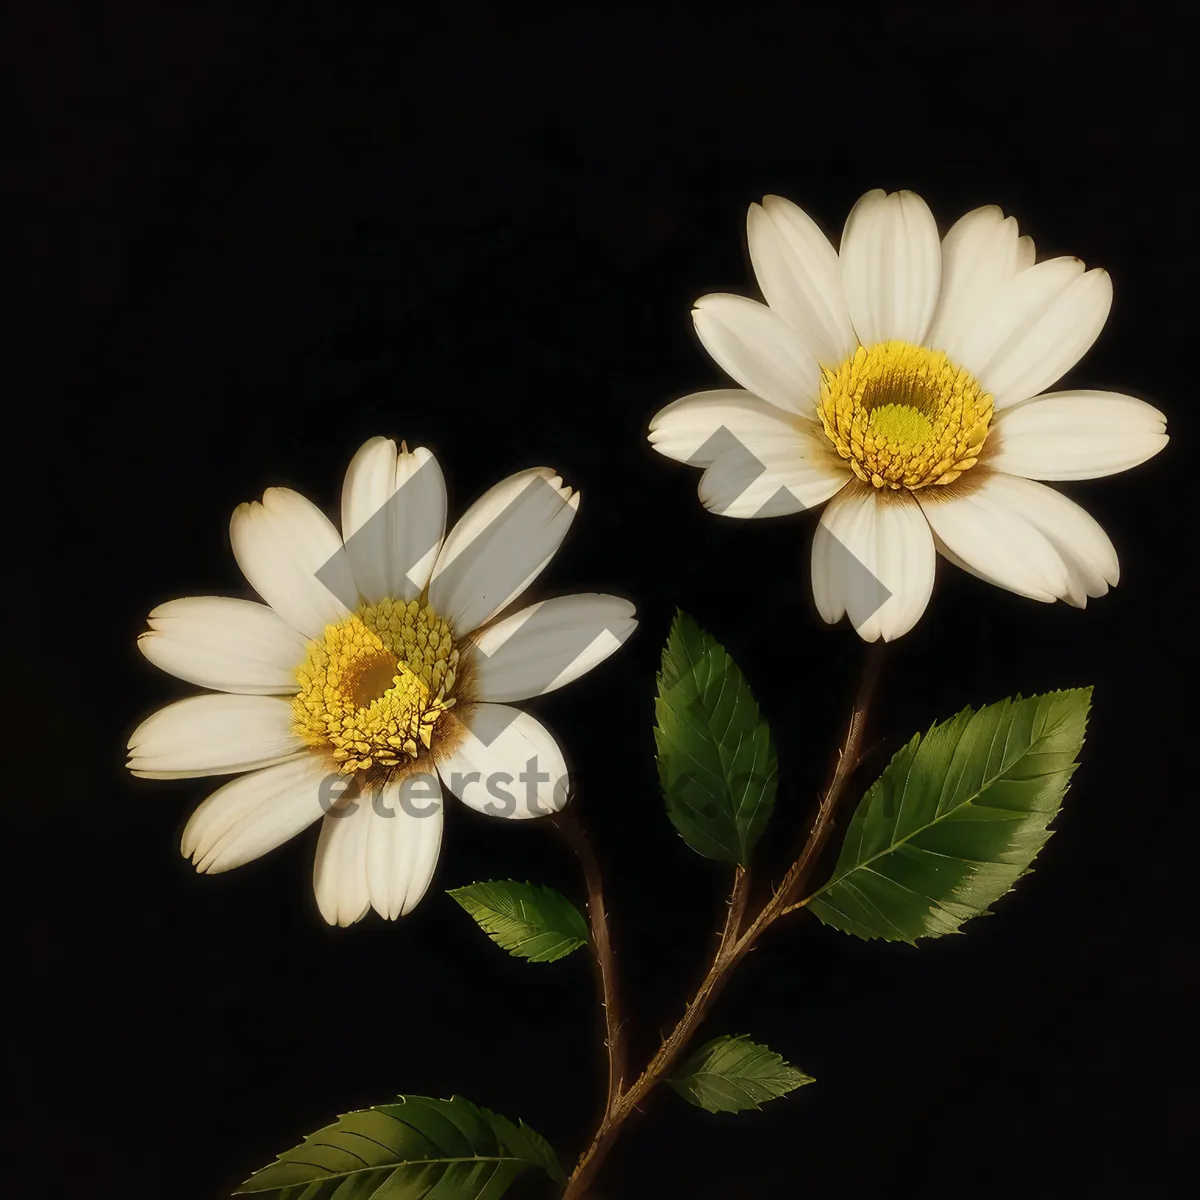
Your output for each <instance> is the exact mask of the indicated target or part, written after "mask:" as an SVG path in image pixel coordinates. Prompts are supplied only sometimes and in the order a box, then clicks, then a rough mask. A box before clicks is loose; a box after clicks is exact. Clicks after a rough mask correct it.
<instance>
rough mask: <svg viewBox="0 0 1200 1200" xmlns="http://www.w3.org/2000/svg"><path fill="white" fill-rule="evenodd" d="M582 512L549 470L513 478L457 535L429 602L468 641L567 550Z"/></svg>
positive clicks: (484, 500)
mask: <svg viewBox="0 0 1200 1200" xmlns="http://www.w3.org/2000/svg"><path fill="white" fill-rule="evenodd" d="M578 507H579V494H578V493H577V492H576V493H574V494H572V492H571V489H570V488H569V487H564V486H563V482H562V480H561V479H560V478H559V477H558V476H557V475H555V473H554V472H553V471H552V470H551V469H550V468H549V467H535V468H533V469H532V470H529V471H521V472H520V473H519V474H516V475H510V476H509V477H508V478H507V479H505V480H502V481H501V482H500V483H498V484H496V486H495V487H493V488H492V489H491V490H490V491H488V492H486V493H485V494H484V495H483V496H481V497H480V498H479V499H478V500H477V501H476V502H475V503H474V504H473V505H471V507H470V508H469V509H467V511H466V512H465V513H464V514H463V516H462V517H461V518H460V519H459V521H458V523H457V524H456V525H455V526H454V528H453V529H452V530H451V531H450V534H449V536H448V537H447V538H446V541H445V544H444V545H443V546H442V550H441V553H440V554H439V555H438V560H437V565H436V566H435V567H434V568H433V578H432V580H431V581H430V584H429V602H430V603H431V604H432V605H433V608H434V609H435V611H436V612H438V613H439V614H440V615H441V616H443V617H445V618H446V620H448V621H449V622H450V624H451V626H452V627H453V628H454V630H455V632H456V633H457V634H460V635H462V634H467V633H470V632H471V631H472V630H473V629H477V628H478V627H479V626H480V625H482V624H483V623H484V621H486V620H488V619H489V618H490V617H492V616H494V615H495V614H496V613H498V612H499V611H500V610H501V609H502V608H503V607H504V606H505V605H506V604H508V603H509V602H510V601H511V600H514V599H516V597H517V596H519V595H520V594H521V593H522V592H523V591H524V590H525V589H526V588H527V587H528V586H529V585H530V584H531V583H532V582H533V580H534V579H536V578H537V576H538V575H539V574H540V573H541V571H542V568H543V567H545V565H546V564H547V563H548V562H549V561H550V559H551V558H552V557H553V556H554V552H555V551H556V550H557V549H558V547H559V546H560V545H561V543H562V540H563V538H564V537H566V535H567V530H568V529H569V528H570V526H571V521H572V520H573V519H574V517H575V512H576V510H577V509H578Z"/></svg>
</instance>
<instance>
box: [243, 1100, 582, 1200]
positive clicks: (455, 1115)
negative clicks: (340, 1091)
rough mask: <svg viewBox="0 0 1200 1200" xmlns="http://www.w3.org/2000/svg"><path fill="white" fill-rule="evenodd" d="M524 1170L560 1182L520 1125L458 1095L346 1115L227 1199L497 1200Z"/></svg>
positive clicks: (545, 1153)
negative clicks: (429, 1199)
mask: <svg viewBox="0 0 1200 1200" xmlns="http://www.w3.org/2000/svg"><path fill="white" fill-rule="evenodd" d="M530 1167H536V1168H537V1169H539V1170H542V1171H545V1172H546V1174H547V1175H549V1176H550V1178H551V1179H553V1180H554V1181H555V1182H556V1183H560V1184H561V1183H564V1182H565V1177H564V1175H563V1171H562V1168H561V1167H560V1166H559V1164H558V1159H557V1158H555V1156H554V1151H553V1150H551V1148H550V1145H549V1143H548V1142H547V1141H546V1140H545V1138H543V1137H542V1136H541V1135H540V1134H537V1133H535V1132H534V1131H533V1130H532V1129H530V1128H529V1127H528V1126H527V1125H525V1124H523V1123H522V1124H519V1125H514V1124H513V1123H512V1122H511V1121H509V1120H507V1119H506V1118H504V1117H499V1116H497V1115H496V1114H495V1113H491V1112H488V1110H487V1109H486V1108H479V1107H477V1106H476V1105H474V1104H472V1103H471V1102H470V1101H469V1100H464V1099H462V1098H461V1097H460V1096H455V1097H452V1098H451V1099H449V1100H432V1099H430V1098H429V1097H427V1096H400V1097H398V1098H397V1100H396V1102H395V1103H394V1104H380V1105H377V1106H376V1107H374V1108H368V1109H363V1110H361V1111H360V1112H352V1113H347V1114H346V1115H345V1116H343V1117H339V1118H338V1120H337V1121H335V1122H334V1123H333V1124H332V1125H327V1126H326V1127H325V1128H324V1129H319V1130H318V1131H317V1132H316V1133H311V1134H309V1135H308V1137H306V1138H305V1139H304V1141H303V1142H302V1143H301V1144H300V1145H299V1146H297V1147H296V1148H295V1149H294V1150H289V1151H288V1152H287V1153H286V1154H281V1155H280V1156H279V1158H278V1159H276V1161H275V1162H273V1163H272V1164H271V1165H270V1166H269V1167H264V1168H263V1169H262V1170H261V1171H258V1172H256V1173H255V1174H254V1175H252V1176H251V1177H250V1178H249V1179H247V1180H246V1182H245V1183H243V1184H242V1186H241V1187H240V1188H238V1189H237V1191H236V1192H235V1193H234V1195H237V1196H268V1197H274V1198H275V1200H423V1198H424V1197H431V1196H434V1195H436V1196H437V1198H438V1200H498V1197H500V1196H503V1195H504V1193H505V1192H506V1191H508V1188H509V1185H510V1184H511V1183H512V1181H513V1180H514V1179H516V1177H517V1176H518V1175H520V1174H521V1173H522V1172H523V1171H526V1170H528V1169H529V1168H530Z"/></svg>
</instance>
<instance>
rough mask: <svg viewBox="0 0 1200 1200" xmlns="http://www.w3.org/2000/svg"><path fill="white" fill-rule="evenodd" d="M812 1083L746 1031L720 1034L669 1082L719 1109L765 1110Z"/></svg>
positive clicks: (683, 1093)
mask: <svg viewBox="0 0 1200 1200" xmlns="http://www.w3.org/2000/svg"><path fill="white" fill-rule="evenodd" d="M812 1081H813V1080H812V1076H811V1075H805V1074H804V1072H803V1071H798V1070H797V1069H796V1068H795V1067H793V1066H792V1065H791V1064H790V1063H786V1062H784V1060H783V1059H782V1058H780V1057H779V1055H778V1054H776V1053H775V1052H774V1051H773V1050H768V1049H767V1048H766V1046H760V1045H758V1043H757V1042H752V1041H751V1040H750V1039H749V1038H748V1037H746V1036H745V1035H743V1036H741V1037H719V1038H714V1039H713V1040H712V1041H711V1042H709V1043H708V1044H707V1045H704V1046H701V1047H700V1049H699V1050H697V1051H696V1053H695V1054H693V1055H692V1056H691V1057H690V1058H689V1059H688V1060H687V1062H685V1063H684V1064H683V1066H681V1067H680V1068H679V1070H678V1072H677V1073H676V1074H675V1075H673V1076H672V1077H671V1078H670V1079H668V1080H667V1082H668V1083H669V1084H670V1085H671V1086H672V1087H673V1088H674V1089H675V1090H676V1091H677V1092H678V1093H679V1094H680V1095H681V1096H682V1097H683V1098H684V1099H685V1100H687V1101H690V1102H691V1103H692V1104H695V1105H697V1106H698V1107H700V1108H704V1109H707V1110H708V1111H709V1112H714V1113H715V1112H742V1111H743V1110H744V1109H747V1108H759V1107H760V1106H761V1105H762V1104H763V1103H764V1101H767V1100H775V1099H777V1098H778V1097H779V1096H783V1095H786V1094H787V1093H788V1092H791V1091H794V1090H795V1089H796V1088H798V1087H802V1086H803V1085H804V1084H806V1083H812Z"/></svg>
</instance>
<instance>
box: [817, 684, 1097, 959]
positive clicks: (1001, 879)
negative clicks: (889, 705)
mask: <svg viewBox="0 0 1200 1200" xmlns="http://www.w3.org/2000/svg"><path fill="white" fill-rule="evenodd" d="M1091 695H1092V689H1091V688H1077V689H1075V690H1072V691H1064V692H1050V693H1048V694H1047V695H1044V696H1032V697H1030V699H1028V700H1022V699H1021V698H1020V697H1019V696H1018V697H1017V698H1016V699H1015V700H1002V701H1001V702H1000V703H999V704H991V705H989V706H988V707H987V708H982V709H980V710H979V711H978V712H975V711H973V710H972V709H969V708H968V709H964V710H963V711H962V712H960V713H959V714H958V716H956V717H952V718H951V719H950V720H949V721H944V722H942V723H941V724H938V725H934V727H933V728H932V729H931V730H930V731H929V732H928V733H927V734H926V735H925V736H924V737H923V738H922V737H921V736H920V735H919V734H918V735H917V736H916V737H914V738H913V739H912V741H911V742H909V743H908V745H907V746H905V747H904V748H903V749H901V750H899V751H898V752H897V753H896V755H895V757H894V758H893V759H892V761H891V762H890V763H888V765H887V767H886V768H885V769H884V772H883V774H882V775H881V776H880V777H879V779H877V780H876V781H875V783H874V784H873V785H872V786H871V788H870V790H869V791H868V792H867V794H866V795H865V796H864V797H863V799H862V802H861V803H860V804H859V806H858V811H857V812H856V813H855V814H854V818H853V820H851V822H850V824H849V826H848V827H847V829H846V838H845V841H844V842H843V844H842V851H841V855H840V857H839V858H838V861H837V865H836V866H835V867H834V869H833V877H832V878H831V879H830V881H829V882H828V883H827V884H826V885H825V886H824V887H823V888H821V889H820V890H819V891H817V892H815V893H814V894H813V895H812V897H810V898H809V900H808V901H807V902H806V903H807V905H808V907H809V908H810V909H811V910H812V911H813V912H814V913H815V914H816V915H817V916H818V917H819V918H820V919H821V920H822V921H824V922H825V924H826V925H832V926H833V927H834V928H835V929H841V930H843V931H844V932H846V933H853V934H855V935H856V936H857V937H861V938H884V939H886V940H888V941H900V942H909V943H912V942H915V941H916V939H917V938H919V937H940V936H941V935H942V934H946V933H955V932H957V931H958V928H959V926H960V925H962V923H963V922H964V921H966V920H968V919H969V918H970V917H975V916H978V915H979V914H981V913H983V912H985V911H986V910H987V908H988V906H989V905H991V904H993V903H995V901H997V900H999V899H1000V897H1001V896H1003V895H1005V893H1007V892H1009V891H1011V890H1012V887H1013V884H1014V883H1016V881H1017V880H1018V879H1020V877H1021V876H1022V875H1024V874H1025V873H1026V872H1027V871H1028V870H1029V864H1030V863H1031V862H1033V860H1034V858H1035V856H1036V855H1037V853H1038V851H1039V850H1041V848H1042V847H1043V846H1044V845H1045V844H1046V842H1047V841H1049V839H1050V836H1051V832H1050V830H1049V829H1047V826H1048V825H1049V824H1050V822H1051V820H1053V818H1054V817H1055V816H1056V815H1057V813H1058V810H1059V808H1060V806H1061V804H1062V799H1063V796H1064V795H1065V794H1066V790H1067V784H1068V782H1069V781H1070V778H1071V776H1072V774H1073V773H1074V771H1075V768H1076V766H1077V765H1078V764H1077V763H1076V758H1077V756H1078V754H1079V750H1080V747H1081V746H1082V745H1083V734H1084V730H1085V729H1086V727H1087V716H1088V708H1089V706H1090V703H1091Z"/></svg>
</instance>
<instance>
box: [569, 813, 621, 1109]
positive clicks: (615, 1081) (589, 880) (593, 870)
mask: <svg viewBox="0 0 1200 1200" xmlns="http://www.w3.org/2000/svg"><path fill="white" fill-rule="evenodd" d="M551 820H552V821H553V822H554V824H555V826H556V827H557V829H558V831H559V832H560V833H561V834H562V836H563V837H564V838H565V839H566V842H567V844H568V845H569V846H570V847H571V849H572V850H573V851H574V852H575V856H576V857H577V858H578V859H579V865H580V867H581V868H582V869H583V881H584V885H585V886H586V887H587V907H588V920H589V921H590V922H591V932H592V951H593V953H594V954H595V961H596V983H597V989H598V991H599V995H600V1007H601V1009H602V1010H603V1012H604V1033H605V1037H604V1045H605V1048H606V1050H607V1052H608V1093H607V1096H606V1098H605V1101H604V1115H603V1117H602V1118H601V1120H602V1121H606V1120H607V1119H608V1118H609V1116H610V1114H611V1113H612V1111H613V1109H614V1107H615V1106H616V1103H617V1100H618V1099H619V1097H620V1095H621V1086H622V1084H623V1083H624V1082H625V1032H624V1029H623V1028H622V1024H621V1005H620V998H619V996H618V994H617V968H616V960H615V958H614V956H613V949H612V939H611V937H610V936H609V932H608V914H607V913H606V912H605V911H604V879H603V876H602V875H601V874H600V863H599V860H598V859H597V858H596V853H595V851H594V850H593V849H592V843H591V842H590V841H589V840H588V836H587V830H586V829H585V828H584V825H583V822H582V821H581V820H580V818H579V815H578V813H577V812H576V810H575V807H574V806H573V805H568V806H567V807H566V808H564V809H563V810H562V812H560V813H558V814H556V815H555V816H554V817H552V818H551Z"/></svg>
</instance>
